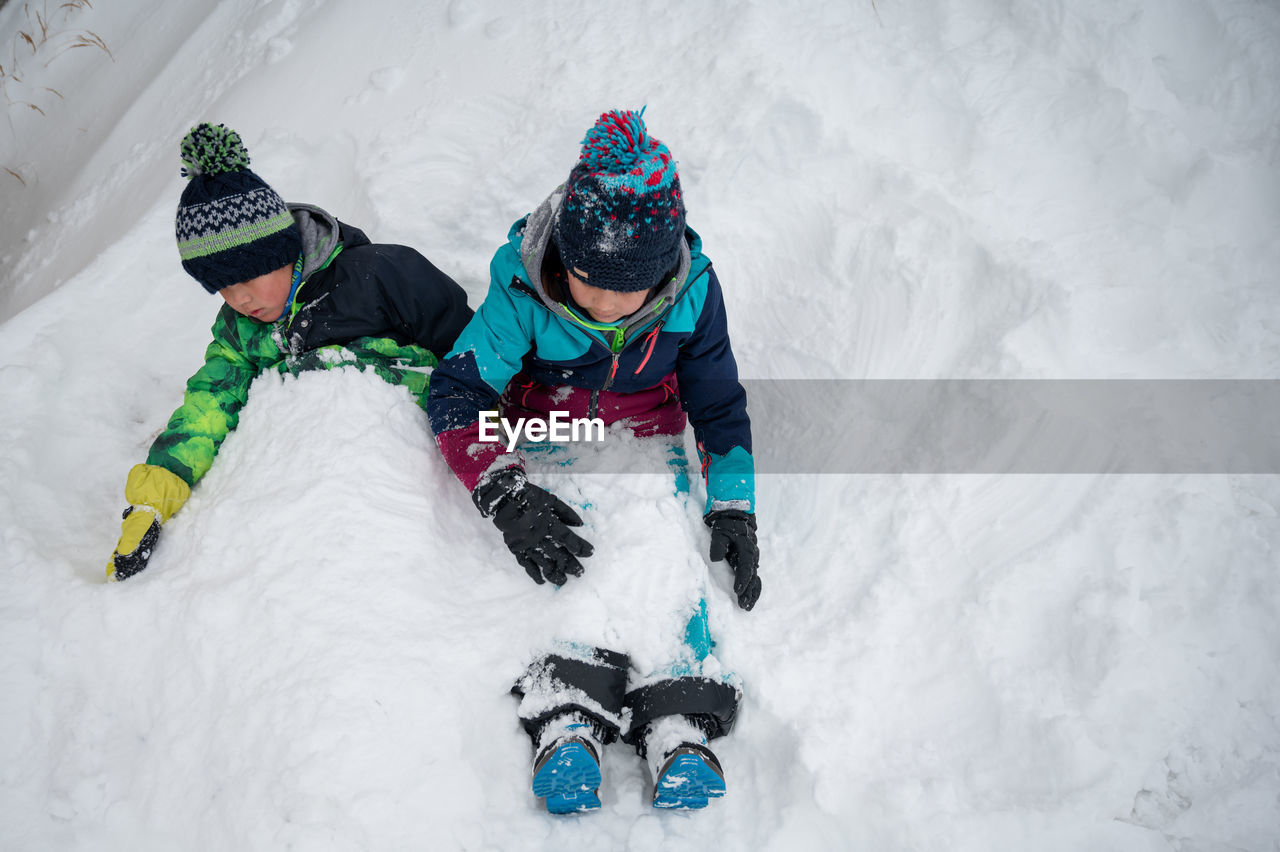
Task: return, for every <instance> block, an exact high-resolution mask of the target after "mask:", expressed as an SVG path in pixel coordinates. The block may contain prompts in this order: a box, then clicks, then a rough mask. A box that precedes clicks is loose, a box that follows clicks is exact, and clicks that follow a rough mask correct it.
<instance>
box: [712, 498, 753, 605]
mask: <svg viewBox="0 0 1280 852" xmlns="http://www.w3.org/2000/svg"><path fill="white" fill-rule="evenodd" d="M702 521H703V523H705V524H706V525H707V526H709V527H711V561H712V562H720V561H722V560H725V559H727V560H728V561H729V567H730V568H732V569H733V593H734V594H735V595H737V596H738V606H740V607H742V608H743V609H746V610H749V609H751V608H752V607H753V606H755V605H756V601H758V600H759V599H760V577H759V576H758V575H757V574H756V569H757V568H759V567H760V547H759V545H757V544H756V516H755V515H753V514H751V513H750V512H744V511H742V510H740V509H718V510H716V511H714V512H709V513H707V516H706V517H705V518H703V519H702Z"/></svg>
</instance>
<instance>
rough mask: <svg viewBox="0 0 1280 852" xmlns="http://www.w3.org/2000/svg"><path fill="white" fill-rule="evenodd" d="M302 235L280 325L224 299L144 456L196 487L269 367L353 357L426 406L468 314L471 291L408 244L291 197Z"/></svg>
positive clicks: (325, 365) (319, 364)
mask: <svg viewBox="0 0 1280 852" xmlns="http://www.w3.org/2000/svg"><path fill="white" fill-rule="evenodd" d="M289 209H290V211H291V212H292V213H293V217H294V221H295V222H297V224H298V227H299V230H300V231H301V233H302V256H303V265H302V279H301V280H302V283H301V284H299V286H298V289H297V292H296V294H295V296H294V300H293V303H292V305H291V306H290V309H289V313H288V314H287V315H286V316H285V317H283V318H282V319H280V320H278V321H276V322H274V323H263V322H258V321H257V320H253V319H250V318H248V317H245V316H241V315H240V314H238V313H236V312H235V311H234V310H232V309H231V307H230V306H227V305H224V306H223V308H222V310H221V311H219V313H218V318H217V320H216V321H215V322H214V324H213V342H212V343H210V344H209V347H208V348H207V349H206V350H205V355H204V358H205V363H204V366H203V367H201V368H200V370H199V371H197V372H196V374H195V375H193V376H192V377H191V378H190V379H189V380H188V381H187V389H186V394H185V396H184V398H183V403H182V405H181V406H180V407H179V408H178V409H177V411H175V412H174V413H173V416H172V417H170V418H169V423H168V425H167V426H166V427H165V429H164V431H163V432H161V433H160V435H159V437H157V438H156V440H155V441H154V443H153V444H152V445H151V450H150V452H149V453H148V455H147V464H153V465H159V466H161V467H164V468H166V469H168V470H169V471H171V472H173V473H174V474H176V475H178V476H179V477H181V478H182V479H183V480H185V481H186V482H187V484H188V485H194V484H195V483H196V482H197V481H198V480H199V479H200V478H201V477H202V476H204V475H205V473H206V472H207V471H208V470H209V467H210V466H211V465H212V464H213V459H214V456H216V455H217V452H218V447H219V446H221V444H222V442H223V440H224V439H225V438H226V437H227V435H228V434H229V433H230V432H231V431H232V430H233V429H235V428H236V424H237V423H238V422H239V419H240V409H241V407H242V406H243V405H244V403H245V401H246V400H247V399H248V395H249V386H250V385H251V384H252V383H253V380H254V379H255V378H257V376H258V375H259V374H260V373H262V372H263V371H264V370H268V369H275V370H278V371H280V372H281V373H291V374H294V375H296V374H298V373H300V372H302V371H304V370H310V369H330V368H332V367H337V366H344V365H352V366H355V367H357V368H359V369H362V370H363V369H366V368H368V369H372V370H374V371H375V372H376V373H377V374H378V375H379V376H381V377H382V378H383V379H385V380H386V381H387V382H389V383H391V384H393V385H403V386H404V387H405V388H407V389H408V390H409V392H410V393H411V394H413V396H414V397H415V398H416V400H417V401H418V404H419V405H421V406H423V407H424V408H425V407H426V399H427V385H428V379H429V376H430V371H431V368H432V367H434V366H435V365H436V363H437V361H438V359H439V358H441V357H443V356H444V355H445V354H446V353H447V352H448V351H449V348H450V347H451V346H452V345H453V343H454V341H455V340H456V339H457V337H458V334H459V332H461V331H462V329H463V327H464V326H465V325H466V324H467V321H468V320H470V318H471V309H470V308H468V307H467V297H466V293H464V292H463V290H462V288H461V287H459V286H458V285H457V284H456V283H455V282H454V281H453V280H452V279H450V278H449V277H448V276H447V275H445V274H444V273H443V272H441V271H440V270H438V269H436V268H435V267H434V266H433V265H432V264H431V263H430V261H428V260H427V259H426V258H425V257H423V256H422V255H421V254H419V253H418V252H416V251H415V250H413V249H411V248H409V247H407V246H398V245H385V244H374V243H371V242H370V241H369V238H368V237H366V236H365V235H364V233H363V232H362V231H361V230H360V229H358V228H354V227H352V226H350V225H347V224H345V223H340V222H338V220H336V219H334V218H333V217H332V216H330V215H329V214H328V213H326V212H325V211H323V210H321V209H320V208H318V207H313V206H311V205H306V204H290V205H289Z"/></svg>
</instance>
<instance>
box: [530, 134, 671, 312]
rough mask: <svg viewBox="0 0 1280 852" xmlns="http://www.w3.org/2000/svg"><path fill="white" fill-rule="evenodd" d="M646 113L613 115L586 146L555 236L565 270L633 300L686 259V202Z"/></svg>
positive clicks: (567, 191)
mask: <svg viewBox="0 0 1280 852" xmlns="http://www.w3.org/2000/svg"><path fill="white" fill-rule="evenodd" d="M643 115H644V110H643V109H641V110H640V111H639V112H636V111H634V110H611V111H609V112H606V113H604V114H603V115H601V116H600V118H598V119H597V120H596V123H595V125H594V126H593V127H592V128H591V129H590V130H589V131H587V137H586V138H585V139H584V140H582V154H581V156H580V157H579V159H578V163H577V165H575V166H574V167H573V171H571V172H570V173H569V180H568V182H567V183H566V185H565V197H564V202H563V203H562V204H561V205H560V209H559V211H558V212H557V214H556V220H555V224H554V226H553V228H552V232H551V236H552V239H553V240H554V241H555V244H556V248H558V249H559V250H560V259H561V260H562V261H563V263H564V267H565V269H567V270H568V271H569V272H571V273H573V274H574V275H575V276H576V277H578V278H579V279H581V280H582V281H583V282H585V283H587V284H589V285H591V286H592V287H600V288H602V289H605V290H615V291H619V292H623V293H633V292H636V291H638V290H647V289H649V288H650V287H655V286H657V285H658V283H659V279H660V278H661V277H662V275H663V274H664V273H666V272H668V271H669V270H671V269H673V268H674V267H675V266H676V264H677V263H678V262H679V259H680V241H681V240H682V239H684V200H683V198H682V196H681V192H680V176H679V175H678V174H677V173H676V162H675V160H674V159H673V158H672V156H671V152H670V151H669V150H667V146H666V145H663V144H662V143H661V142H659V141H658V140H657V139H654V138H653V137H652V136H650V135H649V133H648V131H647V130H646V129H645V126H644V119H643V117H642V116H643Z"/></svg>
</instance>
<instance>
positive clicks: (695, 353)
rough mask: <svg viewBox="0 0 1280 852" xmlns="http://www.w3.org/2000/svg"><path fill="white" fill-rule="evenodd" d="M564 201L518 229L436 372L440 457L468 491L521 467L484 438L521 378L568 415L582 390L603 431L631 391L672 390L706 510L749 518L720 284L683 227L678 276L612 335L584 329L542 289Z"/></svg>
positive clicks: (433, 410) (734, 372)
mask: <svg viewBox="0 0 1280 852" xmlns="http://www.w3.org/2000/svg"><path fill="white" fill-rule="evenodd" d="M562 198H563V187H561V188H560V189H558V190H557V191H556V192H555V193H553V194H552V195H551V197H549V198H548V199H547V200H546V201H545V202H543V204H542V205H541V206H540V207H539V208H538V209H537V210H535V211H534V212H533V213H531V214H530V215H529V216H526V217H525V218H523V219H521V220H519V221H517V222H516V223H515V224H514V225H513V226H512V227H511V231H510V233H509V234H508V241H507V242H506V243H505V244H504V245H503V246H502V247H501V248H500V249H498V251H497V253H496V254H495V255H494V258H493V261H492V263H491V264H490V267H489V271H490V285H489V292H488V294H487V295H486V296H485V300H484V303H483V304H482V305H481V306H480V308H479V309H478V311H477V312H476V315H475V317H474V318H473V319H472V320H471V322H470V323H469V324H468V325H467V327H466V329H465V330H464V331H463V332H462V335H461V336H460V337H459V338H458V342H457V344H456V345H455V346H454V348H453V351H452V352H451V353H450V354H449V357H448V358H446V359H445V360H444V361H443V362H441V364H440V366H439V367H437V368H436V370H435V373H434V374H433V376H432V380H431V390H430V394H429V397H428V402H427V415H428V417H429V418H430V420H431V428H432V430H433V431H434V432H435V434H436V443H437V445H438V446H439V447H440V449H441V452H442V453H443V454H444V457H445V460H446V461H447V462H448V463H449V466H450V467H451V468H452V469H453V471H454V473H455V474H456V475H457V476H458V478H459V479H460V480H462V483H463V484H464V485H465V486H467V488H469V489H474V488H475V486H476V484H477V483H478V482H479V481H480V479H481V478H482V477H483V476H484V474H485V472H486V471H488V470H494V469H500V468H502V467H506V466H510V465H518V464H519V463H520V462H519V459H518V457H514V456H511V455H510V454H508V453H507V452H506V451H505V449H504V447H503V445H502V444H501V443H500V442H482V441H481V440H480V433H479V426H478V422H479V418H480V412H481V411H494V410H498V409H499V399H500V398H501V397H502V395H503V393H504V391H505V390H507V386H508V383H509V382H510V381H511V380H512V378H513V377H515V376H517V374H519V376H520V378H521V379H522V380H523V379H528V380H531V381H532V382H536V383H538V384H540V385H543V386H546V387H548V388H553V389H556V391H555V392H554V393H553V395H554V396H556V397H557V398H558V399H559V400H560V401H561V403H562V404H558V405H557V409H556V410H565V411H570V410H571V409H573V408H574V407H575V406H574V405H573V404H572V402H573V401H574V400H576V399H578V398H579V397H580V396H581V395H583V394H586V395H587V396H588V397H589V401H588V402H586V404H585V408H586V409H587V413H588V414H589V415H590V416H592V417H595V416H599V417H600V418H601V419H602V420H605V422H606V423H608V422H612V421H613V420H618V419H622V417H624V416H628V415H630V414H633V413H634V411H632V410H628V409H629V407H628V405H627V404H626V400H627V399H629V398H631V397H630V395H632V394H635V395H637V396H636V397H634V398H636V399H646V400H650V399H653V400H662V399H664V398H666V396H667V394H666V393H665V392H664V393H662V394H656V395H655V394H654V393H652V392H653V391H654V390H655V389H664V390H665V388H663V386H664V385H670V384H674V385H675V386H676V390H677V392H678V394H679V399H680V405H681V406H682V407H683V409H684V410H685V411H686V412H687V413H688V418H689V421H690V422H691V423H692V424H693V428H694V435H695V437H696V439H697V442H698V449H699V453H700V455H701V457H702V462H703V474H704V476H706V478H707V510H708V511H710V510H711V509H713V508H721V507H724V506H734V507H740V508H745V509H747V510H748V511H754V503H755V488H754V463H753V461H752V457H751V423H750V420H749V419H748V417H747V410H746V392H745V391H744V390H743V389H742V386H741V385H740V384H739V382H738V367H737V363H736V362H735V361H734V358H733V350H732V348H731V346H730V343H729V333H728V327H727V325H726V321H725V308H724V299H723V296H722V294H721V291H720V283H719V281H718V280H717V278H716V274H715V271H714V270H713V269H712V268H711V262H710V261H709V260H708V259H707V258H706V257H705V256H704V255H703V254H702V241H701V240H700V239H699V237H698V235H697V234H696V233H694V231H693V230H692V229H688V228H686V232H685V243H684V245H683V251H682V253H681V255H682V256H681V261H680V267H679V270H678V272H677V274H676V275H675V276H674V277H673V278H672V279H671V280H670V281H669V282H667V283H666V284H665V285H663V286H662V288H661V290H660V291H659V292H658V293H656V294H654V296H653V297H652V298H650V299H649V301H648V302H646V304H645V306H644V307H642V308H641V309H640V310H639V311H637V312H636V313H635V314H632V315H631V316H630V317H628V318H626V319H624V320H623V321H621V322H620V323H618V324H617V325H616V328H615V327H614V326H603V325H600V324H597V323H592V322H590V321H589V320H585V321H584V318H583V317H582V316H575V314H574V313H573V312H572V311H571V310H570V309H569V308H568V307H566V306H565V305H564V304H562V303H560V302H558V301H556V300H554V299H553V298H551V297H550V296H549V295H548V294H547V292H546V290H545V289H544V287H543V284H542V275H541V269H542V261H543V258H544V256H545V254H546V251H547V243H548V240H549V239H550V234H551V224H552V222H553V220H554V216H555V211H556V209H557V208H558V206H559V204H560V202H561V200H562ZM673 375H674V377H675V381H674V382H671V377H672V376H673ZM646 391H649V392H650V393H648V394H646V393H644V392H646ZM606 397H608V398H610V401H611V402H612V410H613V411H614V412H615V415H614V416H612V417H611V416H610V409H611V406H608V405H605V404H604V403H605V399H606Z"/></svg>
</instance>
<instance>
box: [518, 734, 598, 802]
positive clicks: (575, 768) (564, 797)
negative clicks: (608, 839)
mask: <svg viewBox="0 0 1280 852" xmlns="http://www.w3.org/2000/svg"><path fill="white" fill-rule="evenodd" d="M600 780H601V777H600V764H599V763H598V762H597V761H596V759H595V757H593V756H592V754H591V752H590V751H588V750H587V747H586V746H585V745H583V744H582V743H580V742H576V741H572V740H570V741H569V742H566V743H563V744H561V745H560V746H558V747H557V748H556V750H555V751H553V752H552V753H551V756H550V757H549V758H547V760H546V762H545V763H543V764H542V766H540V767H538V771H537V772H536V773H535V774H534V776H533V795H535V796H537V797H538V798H540V799H546V800H547V810H548V811H550V812H551V813H553V814H576V813H583V812H584V811H594V810H599V808H600V796H599V794H598V791H599V789H600Z"/></svg>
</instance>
